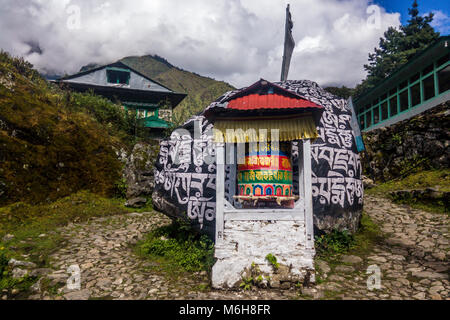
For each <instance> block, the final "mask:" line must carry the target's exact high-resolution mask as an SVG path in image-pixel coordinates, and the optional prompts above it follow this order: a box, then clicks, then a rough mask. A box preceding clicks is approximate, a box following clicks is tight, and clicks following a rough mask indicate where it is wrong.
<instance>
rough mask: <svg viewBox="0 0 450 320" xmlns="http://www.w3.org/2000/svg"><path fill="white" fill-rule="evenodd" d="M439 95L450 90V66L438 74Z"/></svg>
mask: <svg viewBox="0 0 450 320" xmlns="http://www.w3.org/2000/svg"><path fill="white" fill-rule="evenodd" d="M438 83H439V93H443V92H445V91H447V90H448V89H450V66H447V67H445V68H444V69H442V70H441V71H439V72H438Z"/></svg>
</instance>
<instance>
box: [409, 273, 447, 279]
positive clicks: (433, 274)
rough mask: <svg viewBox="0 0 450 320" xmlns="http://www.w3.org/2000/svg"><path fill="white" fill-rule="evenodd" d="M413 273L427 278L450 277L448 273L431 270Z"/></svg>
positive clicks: (418, 276) (414, 275) (415, 275)
mask: <svg viewBox="0 0 450 320" xmlns="http://www.w3.org/2000/svg"><path fill="white" fill-rule="evenodd" d="M411 275H412V276H413V277H417V278H427V279H447V278H448V276H447V275H446V274H443V273H437V272H430V271H418V272H411Z"/></svg>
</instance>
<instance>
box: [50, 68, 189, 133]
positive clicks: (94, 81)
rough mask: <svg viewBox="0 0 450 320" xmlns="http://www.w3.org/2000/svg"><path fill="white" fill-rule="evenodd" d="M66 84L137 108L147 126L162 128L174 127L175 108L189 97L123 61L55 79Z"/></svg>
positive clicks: (77, 89) (140, 117)
mask: <svg viewBox="0 0 450 320" xmlns="http://www.w3.org/2000/svg"><path fill="white" fill-rule="evenodd" d="M55 82H56V83H58V84H60V85H62V86H63V87H69V88H71V89H72V90H75V91H79V92H84V91H88V90H92V91H93V92H94V93H95V94H98V95H101V96H104V97H106V98H108V99H110V100H112V101H120V102H121V104H122V106H123V107H124V108H125V109H126V110H136V116H137V117H138V119H139V120H138V121H139V122H140V124H141V125H142V126H143V127H145V128H150V129H152V131H160V130H163V129H165V128H168V127H169V126H170V122H171V120H172V111H173V109H174V108H175V107H176V106H177V105H178V104H179V103H180V102H181V101H182V100H183V99H184V98H185V97H186V94H184V93H176V92H173V91H172V90H171V89H169V88H167V87H166V86H164V85H162V84H161V83H159V82H156V81H155V80H153V79H150V78H149V77H147V76H145V75H143V74H141V73H140V72H138V71H136V70H134V69H133V68H130V67H129V66H127V65H126V64H124V63H122V62H115V63H112V64H108V65H105V66H101V67H96V68H93V69H90V70H87V71H82V72H79V73H77V74H74V75H70V76H66V77H63V78H60V79H58V80H55Z"/></svg>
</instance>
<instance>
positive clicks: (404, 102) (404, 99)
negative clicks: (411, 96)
mask: <svg viewBox="0 0 450 320" xmlns="http://www.w3.org/2000/svg"><path fill="white" fill-rule="evenodd" d="M408 108H409V102H408V90H405V91H403V92H402V93H400V112H402V111H405V110H408Z"/></svg>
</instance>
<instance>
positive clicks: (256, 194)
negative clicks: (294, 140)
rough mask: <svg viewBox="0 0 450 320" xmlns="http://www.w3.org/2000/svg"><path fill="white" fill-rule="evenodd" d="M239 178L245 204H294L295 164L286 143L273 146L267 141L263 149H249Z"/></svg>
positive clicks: (285, 205)
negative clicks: (293, 178)
mask: <svg viewBox="0 0 450 320" xmlns="http://www.w3.org/2000/svg"><path fill="white" fill-rule="evenodd" d="M264 149H265V150H264ZM280 149H282V150H280ZM237 180H238V181H237V182H238V190H239V199H240V200H243V202H244V204H247V205H246V206H249V205H250V206H254V207H255V206H258V207H274V206H278V207H284V208H292V206H293V204H294V197H293V185H292V164H291V158H290V151H289V148H288V147H287V145H286V144H282V145H281V148H277V147H272V148H271V145H270V144H269V143H268V144H267V147H266V148H263V149H262V150H261V149H260V150H249V152H248V153H246V154H245V163H244V164H239V165H238V177H237Z"/></svg>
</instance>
